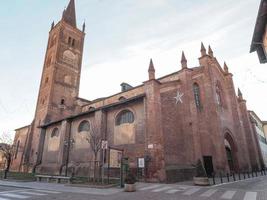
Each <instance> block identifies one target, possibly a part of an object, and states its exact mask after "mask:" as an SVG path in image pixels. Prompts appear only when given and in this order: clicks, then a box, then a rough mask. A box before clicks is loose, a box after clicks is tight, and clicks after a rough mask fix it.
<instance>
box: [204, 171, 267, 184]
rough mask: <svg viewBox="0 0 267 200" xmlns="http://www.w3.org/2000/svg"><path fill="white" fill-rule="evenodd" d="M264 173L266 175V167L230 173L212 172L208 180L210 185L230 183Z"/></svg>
mask: <svg viewBox="0 0 267 200" xmlns="http://www.w3.org/2000/svg"><path fill="white" fill-rule="evenodd" d="M266 175H267V171H266V169H263V170H260V171H251V172H239V173H236V172H232V173H230V174H229V173H227V174H222V173H217V174H216V173H214V174H213V175H212V177H209V182H210V185H218V184H223V183H230V182H235V181H240V180H246V179H251V178H255V177H260V176H266Z"/></svg>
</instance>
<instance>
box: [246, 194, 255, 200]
mask: <svg viewBox="0 0 267 200" xmlns="http://www.w3.org/2000/svg"><path fill="white" fill-rule="evenodd" d="M256 199H257V192H246V194H245V197H244V200H256Z"/></svg>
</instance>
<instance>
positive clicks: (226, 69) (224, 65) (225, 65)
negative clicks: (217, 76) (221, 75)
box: [223, 62, 228, 73]
mask: <svg viewBox="0 0 267 200" xmlns="http://www.w3.org/2000/svg"><path fill="white" fill-rule="evenodd" d="M223 69H224V72H226V73H228V66H227V64H226V62H224V64H223Z"/></svg>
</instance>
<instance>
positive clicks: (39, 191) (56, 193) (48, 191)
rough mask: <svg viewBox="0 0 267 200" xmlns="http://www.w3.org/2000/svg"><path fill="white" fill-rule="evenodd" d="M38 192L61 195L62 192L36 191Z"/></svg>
mask: <svg viewBox="0 0 267 200" xmlns="http://www.w3.org/2000/svg"><path fill="white" fill-rule="evenodd" d="M34 191H36V192H43V193H51V194H59V193H61V192H57V191H51V190H34Z"/></svg>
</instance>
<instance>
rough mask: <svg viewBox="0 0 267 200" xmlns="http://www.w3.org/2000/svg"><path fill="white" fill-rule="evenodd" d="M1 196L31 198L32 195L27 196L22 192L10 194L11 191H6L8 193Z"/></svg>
mask: <svg viewBox="0 0 267 200" xmlns="http://www.w3.org/2000/svg"><path fill="white" fill-rule="evenodd" d="M1 196H4V197H11V198H17V199H27V198H30V196H25V195H20V194H10V193H6V194H3V193H2V194H1Z"/></svg>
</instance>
